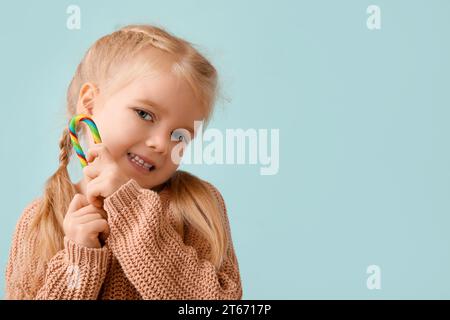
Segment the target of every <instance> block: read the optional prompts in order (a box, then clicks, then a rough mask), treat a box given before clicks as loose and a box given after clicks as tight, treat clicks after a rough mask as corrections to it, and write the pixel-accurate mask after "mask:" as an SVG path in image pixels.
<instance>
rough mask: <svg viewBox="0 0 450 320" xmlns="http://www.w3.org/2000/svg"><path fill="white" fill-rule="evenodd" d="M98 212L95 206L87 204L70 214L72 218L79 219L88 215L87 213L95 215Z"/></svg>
mask: <svg viewBox="0 0 450 320" xmlns="http://www.w3.org/2000/svg"><path fill="white" fill-rule="evenodd" d="M86 202H87V200H86ZM98 210H99V209H98V208H97V207H95V206H93V205H92V204H90V203H88V204H87V205H86V206H84V207H83V208H81V209H78V210H77V211H75V212H74V213H72V216H73V217H74V218H76V217H81V216H84V215H85V214H88V213H97V211H98Z"/></svg>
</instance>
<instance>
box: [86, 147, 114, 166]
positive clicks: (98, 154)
mask: <svg viewBox="0 0 450 320" xmlns="http://www.w3.org/2000/svg"><path fill="white" fill-rule="evenodd" d="M96 158H99V159H100V160H106V161H110V160H111V159H112V157H111V153H110V152H109V149H108V148H107V147H106V146H105V145H104V144H103V143H97V144H95V145H94V146H93V147H92V148H90V149H89V150H88V153H87V157H86V160H87V161H88V162H91V161H94V159H96Z"/></svg>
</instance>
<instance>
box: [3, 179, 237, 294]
mask: <svg viewBox="0 0 450 320" xmlns="http://www.w3.org/2000/svg"><path fill="white" fill-rule="evenodd" d="M206 184H207V185H208V187H209V188H210V190H211V191H212V193H213V194H214V195H215V198H216V199H217V201H218V204H219V206H220V208H221V211H222V213H223V214H224V217H225V220H226V222H227V225H226V230H227V232H228V235H229V239H230V243H229V249H228V250H230V251H229V252H230V253H231V254H230V256H231V258H229V259H226V260H225V261H224V263H223V264H222V266H221V267H220V269H219V270H216V268H215V267H214V265H213V264H212V263H211V262H210V261H208V260H206V259H205V257H206V254H207V253H208V250H209V245H208V244H207V243H206V240H204V238H203V237H201V236H200V235H199V233H198V232H196V230H194V228H189V227H188V226H184V231H183V235H180V233H178V232H177V231H176V230H177V228H176V225H175V219H174V218H173V216H172V213H171V212H172V210H171V208H170V206H169V204H170V192H169V190H168V189H167V188H164V189H163V190H161V191H160V192H156V191H153V190H150V189H143V188H141V187H140V185H139V184H138V183H137V182H136V181H135V180H133V179H130V180H129V181H128V182H127V183H125V184H124V185H122V186H121V187H120V188H119V189H118V190H117V191H116V192H115V193H114V194H112V195H111V196H109V197H107V198H106V199H105V200H104V210H105V211H106V212H107V216H108V224H109V228H110V234H109V236H108V239H107V240H106V242H105V245H104V246H103V247H102V248H88V247H83V246H80V245H78V244H77V243H75V242H73V241H72V240H70V239H68V238H67V237H64V248H63V249H61V250H60V251H59V252H57V253H56V254H55V256H54V257H52V259H51V260H50V261H49V262H48V263H47V266H46V269H45V274H42V275H39V279H41V280H40V283H41V284H42V285H41V286H40V289H39V290H38V291H37V292H36V293H31V292H30V291H29V287H28V285H27V281H23V282H21V283H17V282H12V280H13V277H12V273H13V272H14V271H15V270H16V269H17V267H18V266H19V265H21V263H22V261H23V257H24V255H25V254H26V252H28V251H29V249H30V246H32V244H31V243H25V241H24V236H25V233H26V232H27V227H28V225H29V223H30V221H31V219H32V217H33V215H34V214H35V212H36V211H37V209H38V207H39V203H40V201H41V199H39V198H38V199H36V200H34V201H32V202H31V204H29V205H28V206H27V207H26V208H25V210H24V212H23V213H22V215H21V217H20V219H19V222H18V223H17V226H16V231H15V233H14V236H13V241H12V247H11V250H10V255H9V260H8V264H7V269H6V296H5V298H6V299H24V298H26V297H30V295H31V297H32V299H99V300H106V299H133V300H138V299H232V300H235V299H242V287H241V279H240V274H239V266H238V262H237V258H236V255H235V251H234V248H233V244H232V241H231V230H230V226H229V220H228V217H227V210H226V207H225V203H224V200H223V198H222V195H221V194H220V192H219V191H218V190H217V189H216V188H215V187H214V186H213V185H212V184H210V183H206Z"/></svg>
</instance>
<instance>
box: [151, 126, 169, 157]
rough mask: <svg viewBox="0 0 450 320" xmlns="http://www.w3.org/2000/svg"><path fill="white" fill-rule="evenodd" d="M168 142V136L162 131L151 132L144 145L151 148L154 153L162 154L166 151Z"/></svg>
mask: <svg viewBox="0 0 450 320" xmlns="http://www.w3.org/2000/svg"><path fill="white" fill-rule="evenodd" d="M168 142H169V139H168V134H166V133H165V132H162V131H161V132H156V131H153V132H152V133H150V135H149V137H148V138H147V141H146V145H147V146H148V147H150V148H152V149H153V150H154V151H155V152H159V153H162V154H164V153H166V151H167V148H168Z"/></svg>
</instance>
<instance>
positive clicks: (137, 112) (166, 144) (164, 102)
mask: <svg viewBox="0 0 450 320" xmlns="http://www.w3.org/2000/svg"><path fill="white" fill-rule="evenodd" d="M89 85H90V84H88V86H89ZM94 92H95V87H93V86H92V85H91V89H90V88H89V87H88V88H86V87H85V86H84V90H83V89H82V90H81V93H80V101H83V98H82V96H84V95H85V98H86V99H85V100H84V101H87V100H89V96H93V95H94ZM95 99H96V100H95V102H93V103H92V105H91V107H90V110H87V109H89V108H87V109H86V108H85V109H83V107H82V104H83V103H81V104H80V101H79V109H78V110H77V111H78V113H88V114H91V117H92V119H93V120H94V121H95V123H96V124H97V127H98V130H99V132H100V136H101V138H102V142H103V143H104V144H105V146H106V147H107V148H108V149H109V151H110V152H111V154H112V156H113V158H114V159H115V160H116V162H117V164H118V165H119V167H120V168H121V169H123V172H124V173H125V174H127V176H128V177H130V178H133V179H134V180H136V182H138V183H139V185H140V186H141V187H143V188H147V189H154V188H155V187H159V186H160V185H161V184H163V183H164V182H166V181H167V180H168V179H169V178H170V176H171V175H172V174H173V173H174V172H175V171H176V170H177V168H178V166H179V164H177V163H176V160H172V157H171V154H172V149H173V148H174V147H175V146H177V145H178V148H179V147H181V146H180V144H181V143H182V142H180V139H186V138H188V139H193V138H194V121H196V120H197V121H201V120H203V119H204V116H205V115H204V114H203V113H202V111H201V108H200V106H199V105H198V100H197V99H195V96H194V93H193V91H192V89H191V88H190V87H189V85H188V83H187V82H186V81H184V80H181V79H179V78H178V77H176V76H175V75H173V74H172V73H170V72H166V73H157V74H156V75H154V76H152V77H147V78H141V79H137V80H134V81H132V82H131V83H130V84H129V85H128V86H126V87H125V88H123V89H121V90H119V91H117V92H116V93H114V94H113V95H111V96H108V97H102V93H101V92H99V94H98V96H96V97H95ZM183 129H184V130H183ZM186 130H187V131H189V132H190V133H187V131H186ZM186 135H188V137H186ZM87 137H88V139H87V140H88V141H89V145H90V146H93V145H94V142H93V141H91V140H92V139H91V136H90V134H89V133H88V134H87ZM130 153H132V154H135V155H138V156H140V157H141V158H143V159H144V160H147V162H150V163H153V164H154V167H153V168H152V169H151V170H143V169H142V168H138V167H136V165H135V164H134V163H133V162H132V161H131V158H130Z"/></svg>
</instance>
